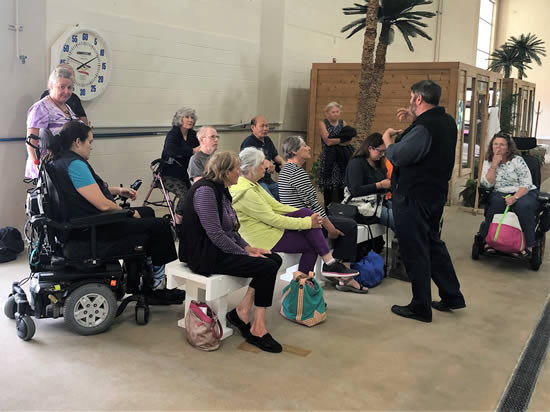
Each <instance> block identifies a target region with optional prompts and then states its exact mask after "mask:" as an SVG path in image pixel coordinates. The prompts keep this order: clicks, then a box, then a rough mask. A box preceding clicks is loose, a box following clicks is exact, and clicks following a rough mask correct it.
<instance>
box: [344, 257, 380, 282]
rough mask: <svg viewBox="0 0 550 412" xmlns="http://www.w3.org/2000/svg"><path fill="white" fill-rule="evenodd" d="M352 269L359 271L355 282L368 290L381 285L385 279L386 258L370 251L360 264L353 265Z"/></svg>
mask: <svg viewBox="0 0 550 412" xmlns="http://www.w3.org/2000/svg"><path fill="white" fill-rule="evenodd" d="M351 268H352V269H355V270H358V271H359V274H358V275H357V276H355V280H356V281H357V282H359V283H360V284H361V285H363V286H366V287H368V288H373V287H375V286H376V285H379V284H380V283H381V282H382V279H384V258H383V257H382V256H380V255H379V254H378V253H376V252H373V251H370V252H369V254H368V255H367V256H365V257H364V258H363V259H361V260H360V261H359V262H357V263H352V264H351Z"/></svg>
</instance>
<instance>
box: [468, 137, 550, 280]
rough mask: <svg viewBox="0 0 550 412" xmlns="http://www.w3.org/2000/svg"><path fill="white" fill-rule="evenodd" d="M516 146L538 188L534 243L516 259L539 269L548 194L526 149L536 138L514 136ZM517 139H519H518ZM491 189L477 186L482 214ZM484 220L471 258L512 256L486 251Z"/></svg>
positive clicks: (549, 218) (549, 209)
mask: <svg viewBox="0 0 550 412" xmlns="http://www.w3.org/2000/svg"><path fill="white" fill-rule="evenodd" d="M514 140H515V142H516V146H517V147H518V149H519V150H520V152H521V155H522V157H523V159H524V160H525V163H526V164H527V166H528V167H529V170H530V171H531V177H532V180H533V184H534V185H535V186H537V189H538V197H537V202H538V207H537V212H536V216H535V245H534V246H533V250H532V253H531V255H530V256H529V257H527V258H525V257H522V256H518V257H517V258H518V259H523V260H526V261H527V262H528V263H529V266H530V267H531V269H533V270H539V268H540V266H541V264H542V260H543V258H544V249H545V244H546V232H547V231H548V230H549V229H550V194H548V193H546V192H541V191H540V185H541V167H540V163H539V161H538V159H537V158H535V157H533V156H531V155H529V154H528V152H527V151H528V150H530V149H532V148H534V147H536V139H534V138H514ZM518 140H519V141H518ZM491 192H492V190H490V189H486V188H483V187H481V186H480V187H479V204H480V205H484V216H486V213H487V199H488V197H489V195H490V194H491ZM484 226H485V222H481V225H480V227H479V231H478V232H477V233H476V235H475V236H474V243H473V245H472V259H473V260H478V259H479V257H480V256H481V255H489V254H490V255H500V256H508V257H512V255H510V254H506V253H502V252H499V251H491V252H488V251H487V250H486V249H485V239H484V238H483V236H482V235H481V233H483V232H484Z"/></svg>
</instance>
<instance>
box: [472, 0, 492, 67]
mask: <svg viewBox="0 0 550 412" xmlns="http://www.w3.org/2000/svg"><path fill="white" fill-rule="evenodd" d="M494 9H495V0H481V5H480V9H479V27H478V32H477V53H476V66H477V67H479V68H482V69H487V67H489V60H488V59H489V52H490V50H491V32H492V31H493V11H494Z"/></svg>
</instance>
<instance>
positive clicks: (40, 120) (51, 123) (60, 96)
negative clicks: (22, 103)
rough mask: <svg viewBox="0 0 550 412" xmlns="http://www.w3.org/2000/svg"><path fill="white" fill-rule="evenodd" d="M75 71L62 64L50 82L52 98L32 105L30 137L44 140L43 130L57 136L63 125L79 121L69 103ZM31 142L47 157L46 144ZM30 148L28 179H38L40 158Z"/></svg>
mask: <svg viewBox="0 0 550 412" xmlns="http://www.w3.org/2000/svg"><path fill="white" fill-rule="evenodd" d="M73 86H74V71H72V70H70V69H68V68H67V67H65V65H59V66H57V67H56V68H55V70H54V71H53V72H52V73H51V74H50V78H49V79H48V89H49V95H48V96H46V97H44V98H42V99H41V100H39V101H38V102H36V103H35V104H33V105H32V106H31V107H30V109H29V111H28V112H27V136H30V135H31V134H33V135H35V136H41V137H44V136H45V135H44V134H42V133H41V132H40V131H41V129H49V130H50V132H51V133H52V134H54V135H55V134H57V133H59V131H60V130H61V127H63V125H64V124H65V123H67V122H69V121H71V120H78V116H77V115H76V114H74V112H73V110H72V109H71V107H70V106H69V105H67V104H66V103H67V101H68V100H69V99H70V97H71V96H72V94H73ZM31 143H32V144H34V145H35V146H37V145H39V146H40V155H41V156H43V155H45V154H46V148H47V142H45V141H43V140H42V139H41V140H40V142H39V141H38V140H36V139H31ZM26 147H27V154H28V157H27V164H26V166H25V177H28V178H32V179H35V178H37V177H38V166H37V165H38V159H37V158H36V153H35V151H34V149H33V148H32V147H31V146H29V145H26Z"/></svg>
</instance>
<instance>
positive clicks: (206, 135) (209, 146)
mask: <svg viewBox="0 0 550 412" xmlns="http://www.w3.org/2000/svg"><path fill="white" fill-rule="evenodd" d="M197 137H198V139H199V151H198V152H195V154H194V155H193V156H191V159H189V166H187V174H188V175H189V181H190V182H191V184H193V183H195V182H196V181H197V180H200V179H201V177H202V176H203V174H204V168H205V166H206V162H208V159H210V156H212V154H213V153H214V152H215V151H216V150H218V142H219V140H220V136H218V132H217V131H216V129H214V128H213V127H212V126H203V127H201V128H200V129H199V131H198V132H197Z"/></svg>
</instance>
